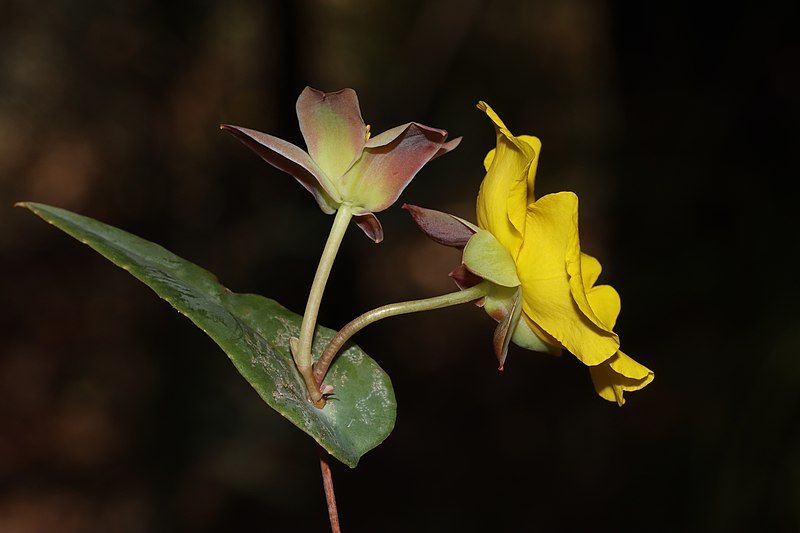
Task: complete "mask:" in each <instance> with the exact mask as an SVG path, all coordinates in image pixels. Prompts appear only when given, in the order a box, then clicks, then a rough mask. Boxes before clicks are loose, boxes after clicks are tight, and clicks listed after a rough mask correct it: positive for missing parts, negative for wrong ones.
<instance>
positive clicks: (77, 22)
mask: <svg viewBox="0 0 800 533" xmlns="http://www.w3.org/2000/svg"><path fill="white" fill-rule="evenodd" d="M780 6H781V4H776V5H775V6H771V5H769V4H768V3H764V2H758V3H751V5H750V6H749V7H734V6H732V5H725V6H724V7H716V6H711V5H706V6H705V7H704V4H702V3H697V2H696V3H685V4H682V3H674V2H672V3H662V4H659V5H655V4H653V5H650V4H649V3H642V2H625V3H623V2H620V3H605V2H589V1H579V0H566V1H559V2H554V1H550V2H548V1H537V2H519V1H509V0H499V1H492V2H488V1H480V0H441V1H429V2H423V1H408V2H368V1H366V0H327V1H320V2H312V1H298V2H291V1H285V2H281V1H266V2H265V1H257V0H231V1H227V2H224V3H223V2H216V3H215V2H211V1H201V2H193V3H177V2H176V3H166V2H156V1H152V0H119V1H115V2H110V3H109V2H97V1H83V2H66V1H62V0H44V1H43V2H36V3H32V2H24V1H21V0H20V1H18V0H0V12H2V17H0V206H2V207H1V208H0V269H2V282H1V284H0V302H2V306H0V328H2V335H3V346H2V348H1V349H0V531H3V532H39V531H42V532H45V531H47V532H49V531H59V532H67V533H70V532H83V531H87V532H94V531H98V532H101V531H102V532H105V531H115V532H140V531H142V532H144V531H199V532H203V531H237V530H244V529H245V528H247V529H254V530H256V529H257V530H263V531H325V530H326V529H327V528H328V524H327V516H326V512H325V507H324V499H323V493H322V487H321V483H320V475H319V468H318V464H317V457H316V452H315V448H314V445H313V442H312V441H311V440H310V439H308V438H306V437H305V435H304V434H302V433H301V432H300V431H299V430H297V429H296V428H294V427H293V426H292V425H291V424H289V423H288V422H287V421H285V420H284V419H283V418H281V417H280V416H279V415H278V414H277V413H275V412H274V411H272V410H271V409H269V408H268V407H267V406H266V405H265V404H264V403H263V402H262V401H261V400H260V399H259V398H258V396H257V394H256V393H255V392H254V391H253V390H251V389H250V387H249V386H248V385H247V384H246V383H245V381H244V380H243V379H242V378H241V377H240V375H239V374H238V373H237V372H236V370H235V369H234V367H233V365H231V364H230V362H229V361H228V359H227V357H225V355H224V354H223V353H222V351H221V350H220V349H219V348H217V347H216V345H215V344H214V343H213V342H212V341H211V340H210V339H208V338H207V337H206V336H204V335H203V334H202V332H200V331H199V330H197V329H196V328H195V327H194V326H193V325H192V324H191V323H190V322H189V321H188V320H186V319H185V318H183V317H180V316H179V315H177V314H176V313H175V312H174V311H173V310H172V309H171V308H170V306H169V305H167V304H166V303H165V302H163V301H160V300H158V299H157V298H156V297H155V296H154V295H153V294H152V293H151V292H150V291H149V290H148V289H147V288H146V287H144V286H143V285H142V284H140V283H139V282H138V281H136V280H134V279H133V278H131V277H130V276H128V275H127V274H126V273H125V272H123V271H122V270H119V269H117V268H115V267H113V266H112V265H111V264H110V263H108V262H107V261H106V260H105V259H103V258H101V257H100V256H99V255H97V254H96V253H94V252H92V251H91V250H89V249H88V248H86V247H84V246H81V245H79V244H78V243H76V242H75V241H74V240H72V239H70V238H68V237H66V236H65V235H63V234H61V233H60V232H57V231H56V230H54V229H53V228H50V227H48V226H47V225H46V224H44V223H43V222H42V221H40V220H38V219H36V218H35V217H33V216H32V215H31V214H30V213H28V212H26V211H23V210H21V209H13V208H12V207H11V206H12V204H13V202H15V201H18V200H34V201H39V202H45V203H51V204H55V205H58V206H61V207H64V208H67V209H70V210H74V211H78V212H80V213H83V214H86V215H88V216H91V217H94V218H98V219H100V220H102V221H105V222H107V223H109V224H112V225H114V226H118V227H121V228H123V229H126V230H128V231H131V232H133V233H135V234H137V235H140V236H143V237H145V238H147V239H150V240H153V241H156V242H158V243H160V244H162V245H164V246H165V247H167V248H168V249H170V250H172V251H174V252H175V253H177V254H179V255H181V256H183V257H185V258H188V259H190V260H191V261H193V262H196V263H198V264H200V265H202V266H204V267H205V268H207V269H209V270H211V271H212V272H215V273H216V274H218V275H219V277H220V279H221V280H222V281H223V283H225V284H226V285H227V286H228V287H230V288H231V289H233V290H235V291H240V292H257V293H260V294H264V295H267V296H269V297H272V298H275V299H277V300H279V301H280V302H282V303H283V304H284V305H286V306H287V307H289V308H291V309H293V310H296V311H301V310H302V308H303V306H304V302H305V298H306V295H307V290H308V287H309V285H310V282H311V278H312V276H313V273H314V269H315V267H316V261H317V258H318V256H319V254H320V252H321V250H322V246H323V244H324V240H325V238H326V235H327V230H328V227H329V224H330V222H331V218H330V217H326V216H325V215H323V214H322V213H321V212H320V211H319V210H318V208H317V207H316V205H315V203H314V202H313V201H312V199H311V197H310V196H309V195H308V194H307V193H306V192H305V191H304V190H302V188H301V187H299V186H298V185H297V184H296V183H295V182H294V180H293V179H292V178H290V177H289V176H286V175H284V174H282V173H280V172H279V171H277V170H275V169H273V168H271V167H269V166H268V165H266V164H265V163H263V162H262V161H260V160H259V159H258V158H257V157H255V156H254V155H253V154H252V153H250V152H249V150H247V149H246V148H245V147H243V146H242V145H240V144H239V143H238V142H237V141H236V140H234V139H233V138H231V137H229V136H226V135H224V134H222V133H220V132H219V131H218V129H217V126H218V124H219V123H220V122H230V123H234V124H241V125H244V126H249V127H252V128H255V129H259V130H262V131H266V132H270V133H272V134H274V135H277V136H279V137H282V138H285V139H288V140H290V141H293V142H295V143H298V144H302V139H301V137H300V134H299V130H298V127H297V123H296V118H295V115H294V102H295V99H296V97H297V95H298V94H299V93H300V91H301V90H302V88H303V87H304V86H305V85H307V84H308V85H312V86H314V87H317V88H320V89H324V90H336V89H339V88H342V87H353V88H355V89H356V90H357V91H358V94H359V97H360V99H361V105H362V110H363V114H364V117H365V120H366V121H367V122H368V123H370V124H371V125H372V128H373V131H375V132H379V131H382V130H384V129H386V128H388V127H391V126H394V125H397V124H400V123H403V122H406V121H409V120H417V121H420V122H423V123H425V124H429V125H431V126H436V127H441V128H445V129H447V130H449V131H450V132H451V134H452V135H464V136H465V139H464V142H463V143H462V145H461V147H460V148H459V149H458V150H456V151H455V152H453V153H452V154H449V155H447V156H446V157H443V158H441V159H439V160H437V161H435V162H433V163H431V164H430V165H428V166H427V167H425V168H424V169H423V171H422V172H421V173H420V174H419V175H418V176H417V178H416V179H415V180H414V181H413V182H412V184H411V185H410V186H409V188H408V189H407V190H406V192H405V193H404V195H403V196H402V198H401V201H407V202H411V203H415V204H419V205H423V206H430V207H435V208H438V209H441V210H444V211H449V212H453V213H456V214H459V215H461V216H463V217H466V218H470V219H473V220H474V201H475V196H476V192H477V188H478V185H479V183H480V180H481V178H482V176H483V170H482V166H481V162H482V160H483V156H484V154H485V152H486V151H487V150H488V149H489V148H490V147H492V146H493V143H494V136H493V131H492V128H491V127H490V124H489V123H488V121H487V119H486V118H485V117H484V116H483V115H482V114H481V113H480V112H478V111H477V110H476V109H475V108H474V105H475V102H476V101H477V100H479V99H485V100H487V101H488V102H489V103H491V104H492V105H493V106H494V108H495V109H496V110H497V111H498V113H499V114H500V115H501V116H502V117H503V118H504V120H505V121H506V123H507V124H508V125H509V127H510V128H511V129H512V130H513V131H514V132H516V133H519V134H521V133H532V134H536V135H538V136H539V137H540V138H541V139H542V141H543V144H544V148H543V152H542V157H541V163H540V165H539V174H538V181H537V192H538V193H539V194H544V193H547V192H555V191H559V190H573V191H575V192H576V193H578V195H579V196H580V198H581V232H582V234H581V238H582V244H583V248H584V249H585V251H587V252H589V253H591V254H593V255H595V256H597V257H598V258H599V259H600V260H601V262H602V263H603V265H604V273H603V275H602V277H601V280H602V281H604V282H607V283H612V284H613V285H614V286H615V287H616V288H617V289H618V290H619V292H620V293H621V294H622V298H623V303H624V305H623V310H622V315H621V319H620V321H619V323H618V328H617V330H618V331H619V332H621V335H622V339H623V347H624V349H625V351H626V352H627V353H629V354H631V355H633V356H634V357H635V358H637V359H638V360H640V361H641V362H643V363H644V364H646V365H647V366H649V367H650V368H652V369H653V370H655V373H656V379H655V381H654V383H653V384H652V385H650V386H649V387H648V388H647V389H645V390H644V391H642V392H638V393H633V394H629V395H628V396H627V398H628V403H627V404H626V405H625V406H624V407H623V408H619V407H617V406H616V405H614V404H611V403H608V402H605V401H603V400H602V399H600V398H599V397H597V396H596V395H595V393H594V390H593V389H592V385H591V382H590V379H589V375H588V372H586V370H585V368H583V367H582V365H581V364H579V363H578V361H577V360H575V359H574V358H573V357H571V356H569V355H567V356H564V357H562V358H550V357H545V356H542V355H537V354H533V353H530V352H525V351H523V350H520V349H515V348H514V347H512V351H511V354H510V356H509V361H508V364H507V368H506V372H505V373H504V374H503V375H499V374H498V373H497V372H496V370H495V360H494V357H493V354H492V351H491V344H490V341H491V335H492V331H493V328H494V325H493V322H492V321H491V319H489V318H488V317H487V316H486V315H485V313H483V312H482V311H480V310H478V309H475V308H472V307H468V306H464V307H463V308H452V309H448V310H442V311H436V312H431V313H427V314H420V315H414V316H410V317H401V318H396V319H393V320H390V321H386V322H382V323H380V324H378V325H375V326H372V327H371V328H368V329H367V330H365V331H364V332H363V333H362V334H360V335H359V336H358V337H357V341H358V342H359V344H360V345H361V346H362V347H364V349H365V350H366V351H367V352H368V353H370V354H371V355H372V356H373V357H374V358H376V359H377V360H378V361H379V362H380V364H381V365H382V366H383V367H384V368H385V369H386V370H387V372H388V373H389V374H390V375H391V376H392V379H393V382H394V386H395V390H396V393H397V399H398V404H399V409H398V418H397V426H396V429H395V431H394V433H392V435H391V436H390V437H389V438H388V439H387V440H386V442H385V443H384V444H383V445H382V446H380V447H379V448H377V449H376V450H373V451H372V452H370V453H368V454H367V455H366V456H365V457H364V458H363V459H362V461H361V463H360V465H359V467H358V468H357V469H356V470H350V469H349V468H347V467H345V466H344V465H342V464H339V463H336V464H335V465H334V476H335V483H336V489H337V494H338V498H339V505H340V512H341V517H342V524H343V528H344V530H345V531H529V530H530V531H586V530H592V531H643V530H645V531H676V530H704V531H755V530H769V531H797V530H799V529H800V329H798V324H800V320H799V319H800V317H798V308H797V300H798V297H800V285H799V284H798V282H797V272H796V264H797V263H796V262H793V261H792V260H791V257H792V254H793V252H794V251H795V248H796V247H797V236H796V234H795V231H794V230H792V228H793V227H796V224H797V222H796V219H795V213H794V211H795V209H796V208H795V206H794V196H793V195H792V194H790V193H789V192H788V187H789V186H790V184H791V182H792V181H795V180H796V179H797V171H796V170H793V169H794V168H795V165H794V164H793V163H794V161H795V159H796V154H797V153H798V149H799V148H800V146H799V144H800V143H799V142H798V141H799V138H798V133H797V124H798V121H800V116H799V115H800V113H798V110H800V106H799V105H798V104H799V103H800V102H798V96H799V95H800V76H799V75H798V73H799V72H800V69H798V68H797V67H798V65H797V59H798V57H799V56H800V42H799V41H798V38H797V31H796V28H797V18H796V15H797V8H796V5H795V7H790V6H791V4H790V3H788V2H787V3H785V4H783V7H780ZM793 176H794V177H793ZM380 218H381V220H382V222H383V224H384V228H385V230H386V240H385V241H384V243H382V244H380V245H377V246H376V245H374V244H372V243H371V242H370V241H369V240H367V239H366V238H365V237H364V236H363V235H362V234H361V233H360V232H359V231H358V230H357V229H351V230H350V232H349V234H348V237H347V239H346V241H345V245H344V248H343V250H342V252H341V254H340V256H339V258H338V260H337V263H336V267H335V269H334V271H333V275H332V281H331V284H330V285H329V289H328V292H327V295H326V300H325V302H324V304H323V307H322V311H321V322H322V323H323V324H326V325H328V326H332V327H336V326H340V325H342V324H343V323H344V322H346V321H347V320H349V319H350V318H352V317H354V316H355V315H357V314H359V313H361V312H362V311H364V310H366V309H369V308H373V307H376V306H378V305H382V304H384V303H387V302H391V301H397V300H401V299H409V298H418V297H426V296H430V295H434V294H440V293H444V292H447V291H450V290H452V288H453V287H452V284H451V282H450V280H449V279H448V277H447V273H448V272H449V271H450V270H451V269H452V267H453V266H455V264H456V263H457V261H458V253H457V252H456V251H454V250H452V249H448V248H443V247H440V246H438V245H436V244H434V243H432V242H430V241H428V240H426V238H425V237H424V236H423V235H422V234H421V233H420V232H419V231H418V230H417V229H416V228H415V226H414V225H413V224H412V223H411V221H410V220H409V218H408V216H407V214H406V213H405V212H403V211H402V210H400V209H399V207H398V206H395V207H393V208H391V209H389V210H388V211H386V212H385V213H383V214H382V215H381V217H380Z"/></svg>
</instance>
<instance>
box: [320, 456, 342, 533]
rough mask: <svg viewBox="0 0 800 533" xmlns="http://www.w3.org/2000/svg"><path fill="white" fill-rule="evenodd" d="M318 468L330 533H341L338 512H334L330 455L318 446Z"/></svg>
mask: <svg viewBox="0 0 800 533" xmlns="http://www.w3.org/2000/svg"><path fill="white" fill-rule="evenodd" d="M318 449H319V468H320V470H322V486H323V487H325V502H326V503H327V504H328V519H329V520H330V521H331V532H332V533H341V532H342V530H341V529H340V527H339V512H338V511H337V510H336V494H335V493H334V492H333V476H332V475H331V465H330V462H329V459H330V455H328V452H327V451H325V448H323V447H322V446H318Z"/></svg>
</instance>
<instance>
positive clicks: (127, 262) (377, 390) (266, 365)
mask: <svg viewBox="0 0 800 533" xmlns="http://www.w3.org/2000/svg"><path fill="white" fill-rule="evenodd" d="M19 205H20V206H21V207H26V208H28V209H30V210H31V211H32V212H33V213H35V214H36V215H38V216H39V217H41V218H43V219H44V220H46V221H47V222H49V223H50V224H52V225H54V226H56V227H57V228H59V229H61V230H63V231H64V232H66V233H68V234H69V235H71V236H73V237H75V238H76V239H78V240H79V241H81V242H83V243H84V244H87V245H89V246H90V247H92V248H94V249H95V250H96V251H97V252H99V253H100V254H101V255H103V256H104V257H106V258H107V259H109V260H110V261H111V262H113V263H114V264H116V265H117V266H119V267H121V268H123V269H125V270H127V271H128V272H129V273H130V274H131V275H133V276H134V277H136V278H137V279H139V280H140V281H142V282H143V283H145V284H146V285H148V286H149V287H150V288H151V289H153V290H154V291H155V292H156V293H157V294H158V295H159V296H160V297H161V298H163V299H165V300H166V301H168V302H169V303H170V304H172V306H173V307H174V308H175V309H177V310H178V311H179V312H180V313H182V314H184V315H186V316H187V317H188V318H189V319H191V320H192V322H194V323H195V325H197V327H199V328H200V329H202V330H203V331H204V332H205V333H206V334H207V335H208V336H210V337H211V338H212V339H213V340H214V341H215V342H216V343H217V344H218V345H219V346H220V347H221V348H222V349H223V350H224V351H225V353H226V354H227V355H228V357H229V358H230V359H231V361H232V362H233V364H234V365H235V366H236V368H237V370H238V371H239V372H240V373H241V374H242V376H243V377H244V378H245V379H246V380H247V382H248V383H250V385H252V387H253V388H254V389H255V390H256V391H257V392H258V394H259V395H260V396H261V398H262V399H263V400H264V401H265V402H266V403H267V404H269V405H270V407H272V408H273V409H275V410H276V411H278V412H279V413H280V414H281V415H283V416H284V417H286V418H287V419H289V420H290V421H291V422H292V423H293V424H294V425H296V426H297V427H299V428H300V429H302V430H303V431H305V432H306V433H307V434H308V435H310V436H311V437H313V438H314V440H316V441H317V442H318V443H320V444H321V445H322V446H323V447H324V448H325V449H326V450H328V452H330V454H331V455H333V456H334V457H336V458H337V459H339V460H340V461H342V462H343V463H345V464H347V465H348V466H350V467H355V466H356V464H357V463H358V460H359V458H360V457H361V456H362V455H363V454H364V453H366V452H367V451H369V450H371V449H372V448H374V447H375V446H377V445H378V444H380V443H381V442H382V441H383V440H384V439H385V438H386V437H387V436H388V435H389V433H391V431H392V429H393V427H394V421H395V413H396V403H395V397H394V391H393V389H392V383H391V381H390V379H389V376H388V375H387V374H386V373H385V372H384V371H383V370H382V369H381V368H380V366H378V364H377V363H376V362H375V361H373V360H372V359H371V358H370V357H369V356H367V355H366V354H365V353H364V352H363V351H361V349H359V348H358V347H357V346H354V345H351V346H350V347H349V348H347V349H346V350H343V352H342V353H341V354H340V355H339V357H337V359H336V360H335V361H334V363H333V365H332V366H331V368H330V370H329V372H328V376H327V377H326V379H325V383H326V384H328V385H332V386H333V387H334V397H333V398H331V399H329V401H328V402H327V404H326V406H325V407H324V408H323V409H317V408H316V407H314V406H313V405H311V403H309V402H308V401H307V400H306V395H305V388H304V385H303V381H302V378H301V377H300V375H299V374H298V373H297V371H296V369H295V367H294V363H293V361H292V357H291V355H290V353H289V338H291V337H296V336H298V335H299V329H300V322H301V317H300V316H299V315H297V314H295V313H293V312H291V311H289V310H287V309H286V308H284V307H283V306H281V305H280V304H279V303H278V302H276V301H274V300H270V299H268V298H265V297H263V296H258V295H255V294H237V293H234V292H232V291H230V290H229V289H227V288H225V287H224V286H223V285H222V284H220V282H219V281H218V280H217V278H216V277H215V276H214V275H213V274H211V273H210V272H208V271H207V270H204V269H202V268H200V267H199V266H197V265H195V264H193V263H190V262H189V261H186V260H185V259H182V258H180V257H178V256H177V255H175V254H173V253H171V252H169V251H168V250H166V249H164V248H162V247H161V246H158V245H157V244H154V243H152V242H149V241H146V240H144V239H141V238H139V237H136V236H135V235H132V234H130V233H127V232H125V231H122V230H120V229H117V228H114V227H112V226H109V225H106V224H103V223H102V222H98V221H97V220H94V219H91V218H87V217H84V216H81V215H77V214H75V213H71V212H69V211H66V210H63V209H59V208H56V207H51V206H47V205H43V204H35V203H24V204H19ZM334 333H335V332H334V331H332V330H329V329H327V328H323V327H318V328H317V334H316V336H315V339H314V350H313V355H314V359H316V358H317V357H319V354H320V353H321V352H322V349H323V348H324V347H325V345H326V344H327V342H328V340H329V339H330V338H331V337H332V336H333V335H334Z"/></svg>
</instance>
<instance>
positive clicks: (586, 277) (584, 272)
mask: <svg viewBox="0 0 800 533" xmlns="http://www.w3.org/2000/svg"><path fill="white" fill-rule="evenodd" d="M602 271H603V266H602V265H601V264H600V261H598V260H597V259H596V258H594V257H592V256H591V255H589V254H585V253H583V252H581V276H582V277H583V284H584V286H586V290H589V289H591V288H592V287H594V284H595V282H596V281H597V278H599V277H600V272H602Z"/></svg>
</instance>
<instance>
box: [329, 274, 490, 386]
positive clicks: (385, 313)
mask: <svg viewBox="0 0 800 533" xmlns="http://www.w3.org/2000/svg"><path fill="white" fill-rule="evenodd" d="M488 289H489V285H488V283H486V282H485V281H484V282H482V283H479V284H478V285H475V286H474V287H470V288H469V289H464V290H462V291H458V292H453V293H450V294H443V295H442V296H434V297H433V298H425V299H424V300H411V301H408V302H398V303H393V304H389V305H384V306H383V307H378V308H377V309H373V310H372V311H367V312H366V313H364V314H363V315H361V316H359V317H357V318H354V319H353V320H351V321H350V322H348V323H347V325H345V326H344V327H343V328H342V329H340V330H339V332H338V333H337V334H336V335H335V336H334V337H333V338H332V339H331V341H330V342H329V343H328V346H326V347H325V351H324V352H322V355H321V356H320V358H319V359H318V360H317V362H316V364H315V365H314V379H315V382H316V384H317V389H319V386H320V385H322V380H323V379H325V374H327V373H328V368H329V367H330V366H331V363H332V362H333V360H334V358H335V357H336V354H337V353H339V350H340V349H341V348H342V346H344V344H345V343H346V342H347V341H348V340H349V339H350V337H352V336H353V335H355V334H356V333H358V332H359V331H361V330H362V329H364V328H365V327H367V326H369V325H370V324H372V323H373V322H377V321H378V320H383V319H384V318H389V317H392V316H398V315H405V314H408V313H417V312H419V311H430V310H433V309H441V308H442V307H450V306H451V305H458V304H464V303H469V302H472V301H474V300H477V299H479V298H482V297H484V296H486V294H487V292H488Z"/></svg>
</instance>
